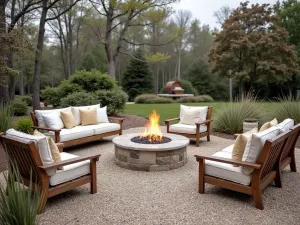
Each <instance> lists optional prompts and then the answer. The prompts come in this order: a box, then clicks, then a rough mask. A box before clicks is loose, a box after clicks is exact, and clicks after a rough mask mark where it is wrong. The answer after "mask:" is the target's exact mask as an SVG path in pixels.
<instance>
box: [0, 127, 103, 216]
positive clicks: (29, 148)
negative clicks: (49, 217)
mask: <svg viewBox="0 0 300 225" xmlns="http://www.w3.org/2000/svg"><path fill="white" fill-rule="evenodd" d="M12 132H13V135H0V141H1V142H2V144H3V147H4V151H5V153H6V155H7V157H8V158H9V159H10V163H13V164H14V167H15V168H16V169H18V171H19V172H20V175H21V178H22V180H21V181H22V183H23V184H24V185H26V186H29V185H30V182H31V183H32V185H33V187H34V188H38V190H39V191H40V196H41V199H40V208H39V213H43V212H44V211H45V206H46V203H47V199H48V198H51V197H53V196H55V195H58V194H60V193H63V192H66V191H68V190H71V189H74V188H75V187H78V186H81V185H84V184H87V183H90V188H91V194H95V193H97V178H96V162H97V161H98V160H99V157H100V156H101V155H100V154H90V155H88V156H81V157H79V156H76V155H73V154H70V153H64V152H63V144H61V143H57V144H56V145H57V146H58V149H59V151H60V155H61V158H62V161H61V162H57V163H55V162H52V163H49V164H45V163H43V160H44V159H43V157H42V155H41V151H44V150H41V145H39V144H38V143H37V142H36V141H34V140H30V139H26V138H27V137H28V136H29V135H27V134H24V137H25V138H22V137H21V136H15V134H18V133H20V132H15V131H12ZM31 136H32V135H31ZM43 138H46V137H42V138H39V139H43ZM37 146H39V148H38V147H37ZM60 167H65V169H64V170H57V168H60ZM8 176H9V177H10V175H9V174H8ZM8 181H9V182H14V181H12V180H11V179H10V178H9V179H8Z"/></svg>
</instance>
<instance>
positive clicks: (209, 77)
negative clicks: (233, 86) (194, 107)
mask: <svg viewBox="0 0 300 225" xmlns="http://www.w3.org/2000/svg"><path fill="white" fill-rule="evenodd" d="M184 78H185V79H187V80H189V81H190V82H191V83H192V84H193V86H194V88H195V89H196V90H197V91H198V93H199V94H200V95H205V94H208V95H210V96H212V97H213V98H214V99H217V100H227V99H228V88H227V86H226V85H224V79H221V78H217V77H216V76H215V75H213V74H211V73H210V71H209V65H208V64H207V63H206V62H205V61H204V60H202V59H198V60H196V61H195V62H194V63H192V64H191V65H190V66H189V68H188V70H187V72H186V73H185V75H184ZM186 93H187V92H186Z"/></svg>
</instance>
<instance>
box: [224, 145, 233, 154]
mask: <svg viewBox="0 0 300 225" xmlns="http://www.w3.org/2000/svg"><path fill="white" fill-rule="evenodd" d="M232 151H233V145H229V146H227V147H226V148H224V149H222V152H228V153H230V154H232Z"/></svg>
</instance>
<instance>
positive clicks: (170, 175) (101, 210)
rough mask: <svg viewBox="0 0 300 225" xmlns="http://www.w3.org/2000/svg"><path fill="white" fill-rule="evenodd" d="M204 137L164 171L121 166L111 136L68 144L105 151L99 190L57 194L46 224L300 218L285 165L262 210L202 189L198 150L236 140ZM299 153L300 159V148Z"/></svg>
mask: <svg viewBox="0 0 300 225" xmlns="http://www.w3.org/2000/svg"><path fill="white" fill-rule="evenodd" d="M142 129H143V128H132V129H128V130H125V131H124V133H132V132H139V131H140V130H142ZM163 129H165V128H164V127H163ZM205 140H206V139H205V138H204V139H203V142H201V144H200V147H199V148H196V147H195V143H192V144H190V145H189V146H188V160H189V161H188V163H187V164H186V165H185V166H184V167H181V168H179V169H176V170H171V171H162V172H139V171H131V170H127V169H123V168H120V167H118V166H117V165H116V164H115V163H114V148H113V144H112V142H111V140H110V139H106V140H103V141H99V142H97V143H91V144H88V145H84V146H79V147H74V148H71V149H67V150H66V151H68V152H71V153H74V154H78V155H86V154H89V153H101V154H102V156H101V158H100V161H99V163H98V167H97V178H98V193H97V194H95V195H91V194H89V185H85V186H82V187H79V188H76V189H74V190H72V191H69V192H67V193H63V194H61V195H58V196H56V197H53V198H52V199H50V200H49V201H48V204H47V207H46V211H45V213H44V214H43V215H42V216H41V224H299V220H300V214H299V210H300V195H299V193H300V174H299V173H291V172H289V171H284V174H283V188H282V189H280V188H276V187H273V186H270V187H268V188H267V189H266V191H265V192H264V194H263V200H264V203H265V210H263V211H260V210H258V209H256V208H255V207H254V204H253V202H252V198H251V197H250V196H247V195H243V194H240V193H236V192H233V191H229V190H225V189H222V188H218V187H214V186H209V185H207V186H206V187H207V188H206V194H204V195H201V194H199V193H198V192H197V184H198V182H197V179H198V177H197V169H198V164H197V162H196V160H195V158H194V154H199V153H213V152H216V151H219V150H221V149H222V148H223V147H226V146H228V145H230V144H232V143H233V142H234V141H233V140H229V139H224V138H220V137H216V136H213V137H212V139H211V142H209V143H208V142H206V141H205ZM296 157H297V163H298V165H300V154H299V153H298V152H297V155H296ZM1 181H3V178H1Z"/></svg>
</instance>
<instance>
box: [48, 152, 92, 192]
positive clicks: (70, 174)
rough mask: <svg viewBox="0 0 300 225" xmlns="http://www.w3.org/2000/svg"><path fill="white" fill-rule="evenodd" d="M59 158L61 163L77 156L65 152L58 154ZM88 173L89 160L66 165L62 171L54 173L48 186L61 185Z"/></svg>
mask: <svg viewBox="0 0 300 225" xmlns="http://www.w3.org/2000/svg"><path fill="white" fill-rule="evenodd" d="M60 156H61V159H62V161H64V160H68V159H73V158H76V157H78V156H77V155H73V154H70V153H66V152H62V153H60ZM89 173H90V160H86V161H82V162H78V163H73V164H70V165H66V166H64V167H63V170H57V171H56V173H55V174H53V175H52V176H51V177H50V185H51V186H55V185H58V184H62V183H65V182H67V181H71V180H74V179H76V178H78V177H81V176H84V175H86V174H89Z"/></svg>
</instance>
